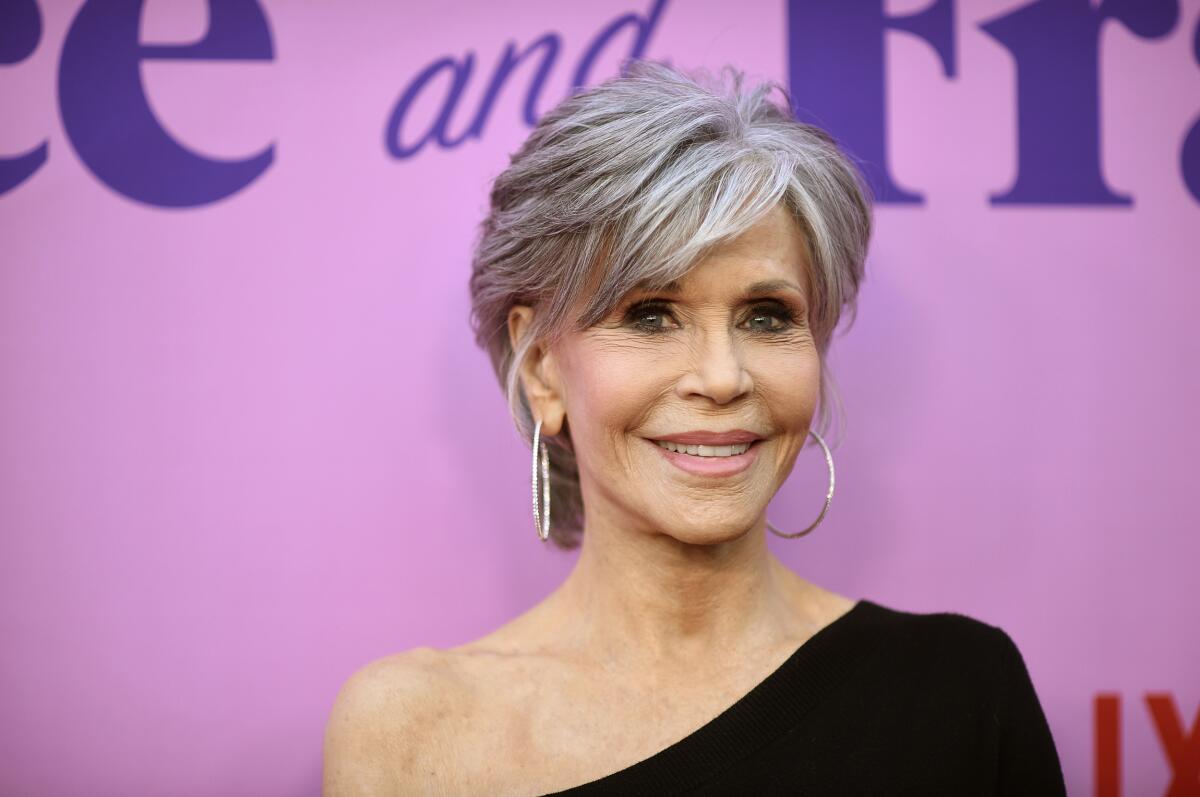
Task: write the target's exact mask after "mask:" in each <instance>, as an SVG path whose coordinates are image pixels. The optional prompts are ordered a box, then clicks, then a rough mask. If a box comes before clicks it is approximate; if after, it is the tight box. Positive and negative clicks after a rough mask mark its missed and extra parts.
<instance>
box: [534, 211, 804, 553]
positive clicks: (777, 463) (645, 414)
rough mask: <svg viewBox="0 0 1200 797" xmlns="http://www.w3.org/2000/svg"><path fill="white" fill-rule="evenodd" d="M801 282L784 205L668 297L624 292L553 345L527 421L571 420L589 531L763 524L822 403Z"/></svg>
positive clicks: (698, 538)
mask: <svg viewBox="0 0 1200 797" xmlns="http://www.w3.org/2000/svg"><path fill="white" fill-rule="evenodd" d="M807 274H808V263H807V255H806V247H805V239H804V234H803V232H802V231H801V229H800V227H799V226H798V225H797V224H796V222H795V221H794V220H792V218H791V217H790V216H789V214H788V213H787V212H786V211H785V210H784V209H783V208H782V207H779V208H777V209H776V210H775V211H773V212H772V213H771V214H770V215H769V216H767V217H765V218H764V219H763V220H762V221H761V222H760V223H759V224H758V225H756V226H755V227H753V228H752V229H750V230H748V231H747V232H746V233H745V234H743V235H742V236H740V237H739V238H737V239H735V240H733V241H731V242H730V243H728V244H727V245H725V246H723V247H721V248H720V249H718V250H716V251H715V252H714V253H713V254H711V255H710V256H709V257H707V258H706V259H705V260H703V261H702V262H701V263H699V264H698V265H697V266H696V267H695V268H693V269H692V270H691V271H689V272H688V273H687V274H686V275H685V276H684V277H683V278H682V279H681V280H680V281H679V282H678V284H677V285H676V286H673V288H672V289H670V290H666V291H660V292H654V293H649V292H636V293H634V294H631V295H629V296H627V297H625V299H624V300H623V301H622V303H621V304H620V305H619V306H618V309H617V310H616V311H615V312H614V313H613V314H611V315H610V316H609V317H608V318H606V319H604V320H603V321H601V322H600V323H599V324H597V325H595V326H594V327H591V328H589V329H587V330H584V331H581V332H572V333H569V334H568V335H567V336H566V337H564V338H563V339H561V340H560V341H558V342H557V343H555V344H554V345H553V346H552V347H550V349H549V350H548V351H547V352H546V353H545V355H544V357H543V358H542V359H541V361H540V362H539V366H538V368H537V369H536V371H533V372H531V373H537V374H538V375H539V377H540V378H542V379H544V380H545V382H544V388H545V389H544V391H540V392H539V391H534V392H538V397H537V398H536V400H535V401H534V407H535V414H538V415H539V417H542V418H548V417H553V416H555V415H560V414H565V416H566V418H567V419H568V423H569V428H570V434H571V438H572V441H573V443H574V446H575V450H576V458H577V461H578V465H579V470H580V482H581V488H582V490H583V496H584V504H585V507H586V511H587V523H588V527H589V529H591V528H592V527H593V525H594V524H595V523H597V522H601V523H619V524H621V525H622V527H623V528H626V529H640V530H645V531H650V532H660V533H665V534H669V535H671V536H673V537H675V538H677V539H679V540H681V541H684V542H691V543H715V542H721V541H724V540H728V539H732V538H735V537H737V536H739V535H742V534H744V533H745V532H747V531H748V530H749V529H751V528H752V527H754V525H755V524H756V523H758V522H759V521H760V519H761V517H762V516H763V514H764V512H765V511H766V508H767V504H768V502H769V501H770V500H771V498H772V497H773V496H774V494H775V492H776V491H777V490H778V489H779V487H780V485H781V484H782V483H783V481H784V480H785V479H786V478H787V474H788V473H789V472H790V471H791V468H792V465H793V463H794V462H795V459H796V455H797V454H798V453H799V451H800V448H801V446H802V445H803V443H804V440H805V438H806V436H807V434H808V428H809V425H810V423H811V421H812V418H813V414H814V411H815V408H816V403H817V399H818V394H819V386H820V358H819V354H818V351H817V347H816V342H815V340H814V338H813V335H812V333H811V331H810V329H809V326H808V321H807V304H808V303H807V301H806V297H807V284H808V283H807ZM531 398H532V393H531ZM554 425H560V424H554ZM547 428H549V427H547ZM671 438H674V439H675V444H673V446H672V447H675V448H680V447H681V446H684V445H688V444H690V445H691V447H690V448H681V449H680V450H679V451H671V450H669V449H668V448H667V447H666V446H664V445H663V444H662V441H667V440H669V439H671ZM706 441H707V443H708V444H709V445H708V446H704V447H697V446H700V445H703V444H704V443H705V442H706ZM689 451H690V452H691V453H688V452H689ZM739 452H740V453H739Z"/></svg>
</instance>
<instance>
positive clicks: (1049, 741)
mask: <svg viewBox="0 0 1200 797" xmlns="http://www.w3.org/2000/svg"><path fill="white" fill-rule="evenodd" d="M996 631H997V632H998V634H999V637H1000V639H999V646H1000V651H999V656H1000V671H1001V694H1000V722H1001V725H1000V789H999V793H1000V794H1004V795H1008V794H1013V795H1017V794H1047V795H1050V794H1062V795H1065V794H1066V785H1065V783H1064V781H1063V773H1062V765H1061V763H1060V762H1059V758H1058V751H1057V749H1056V748H1055V745H1054V737H1053V735H1051V733H1050V725H1049V723H1048V722H1047V721H1046V715H1045V712H1043V710H1042V704H1041V702H1040V701H1039V700H1038V696H1037V691H1036V690H1035V689H1034V687H1033V681H1032V680H1031V679H1030V677H1029V670H1028V668H1027V667H1026V666H1025V660H1024V658H1023V657H1022V656H1021V651H1020V650H1019V649H1018V648H1017V645H1016V643H1015V642H1014V641H1013V640H1012V638H1011V637H1010V636H1009V635H1008V634H1007V633H1005V632H1004V631H1003V630H1002V629H999V628H997V629H996Z"/></svg>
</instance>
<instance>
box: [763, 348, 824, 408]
mask: <svg viewBox="0 0 1200 797" xmlns="http://www.w3.org/2000/svg"><path fill="white" fill-rule="evenodd" d="M751 375H752V376H753V377H754V385H755V388H756V392H758V393H759V395H760V396H761V397H762V399H763V401H764V403H765V404H766V408H767V410H768V411H769V412H770V413H771V415H772V416H774V420H775V422H776V423H777V424H778V425H779V426H780V427H783V428H796V427H802V426H807V425H808V423H809V421H810V420H811V419H812V416H813V414H814V412H815V411H816V405H817V401H818V399H819V396H820V392H821V360H820V357H819V355H818V354H817V352H816V350H815V349H810V348H805V349H803V350H801V351H797V350H795V349H790V350H789V349H780V350H774V351H772V350H766V351H762V352H758V353H757V354H756V356H755V360H754V364H753V371H751Z"/></svg>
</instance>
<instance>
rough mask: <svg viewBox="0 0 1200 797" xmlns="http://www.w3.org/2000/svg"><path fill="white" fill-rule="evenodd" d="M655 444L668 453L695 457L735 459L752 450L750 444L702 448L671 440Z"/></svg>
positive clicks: (657, 441)
mask: <svg viewBox="0 0 1200 797" xmlns="http://www.w3.org/2000/svg"><path fill="white" fill-rule="evenodd" d="M655 442H656V443H658V444H659V445H660V446H662V447H663V448H665V449H667V450H668V451H675V452H677V453H680V454H691V455H692V456H694V457H733V456H737V455H738V454H745V453H746V449H748V448H750V444H749V443H738V444H736V445H732V446H700V445H682V444H680V443H672V442H671V441H669V440H656V441H655Z"/></svg>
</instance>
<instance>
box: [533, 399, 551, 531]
mask: <svg viewBox="0 0 1200 797" xmlns="http://www.w3.org/2000/svg"><path fill="white" fill-rule="evenodd" d="M541 435H542V422H541V420H540V419H539V420H538V422H537V424H535V425H534V427H533V525H534V527H535V528H536V529H537V533H538V537H540V538H541V540H542V542H545V541H546V540H548V539H550V452H549V451H547V450H546V444H545V443H542V442H540V440H541ZM539 450H540V451H541V455H542V511H541V512H538V451H539Z"/></svg>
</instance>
